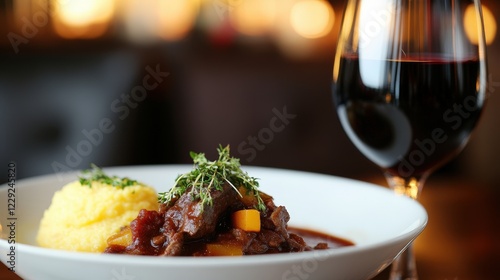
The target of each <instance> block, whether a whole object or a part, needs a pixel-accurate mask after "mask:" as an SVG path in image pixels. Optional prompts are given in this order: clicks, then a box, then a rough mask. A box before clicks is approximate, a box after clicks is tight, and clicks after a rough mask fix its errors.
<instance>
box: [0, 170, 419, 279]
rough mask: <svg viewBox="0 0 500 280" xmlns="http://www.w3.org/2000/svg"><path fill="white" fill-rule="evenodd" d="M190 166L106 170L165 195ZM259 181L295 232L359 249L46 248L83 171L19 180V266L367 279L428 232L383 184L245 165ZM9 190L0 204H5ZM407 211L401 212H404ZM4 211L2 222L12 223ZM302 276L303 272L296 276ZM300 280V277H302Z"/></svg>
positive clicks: (132, 273) (78, 272) (126, 273)
mask: <svg viewBox="0 0 500 280" xmlns="http://www.w3.org/2000/svg"><path fill="white" fill-rule="evenodd" d="M191 169H192V165H167V166H135V167H116V168H106V169H105V171H106V172H108V173H109V174H117V175H120V176H127V177H130V178H136V179H137V180H140V181H142V182H145V183H146V184H148V185H150V186H155V188H156V189H157V190H158V191H160V192H161V191H168V190H169V189H170V188H171V186H172V183H171V182H173V181H174V180H175V179H176V178H177V176H178V175H179V174H184V173H186V172H189V170H191ZM244 170H245V171H247V172H248V173H249V174H251V175H252V176H253V177H256V178H259V181H260V185H261V186H260V189H261V190H262V191H263V192H265V193H270V194H273V197H274V199H275V202H276V204H277V205H286V208H287V209H288V212H289V213H290V217H291V219H290V222H289V225H290V226H292V227H298V228H304V229H311V230H315V231H319V232H324V233H327V234H331V235H334V236H338V237H341V238H345V239H348V240H352V241H353V242H354V243H355V246H348V247H342V248H335V249H327V250H315V251H308V252H300V253H290V254H270V255H259V256H244V257H209V258H194V257H169V258H159V257H152V256H130V255H114V254H97V253H78V252H68V251H63V250H54V249H46V248H41V247H39V246H38V244H37V242H36V240H35V237H36V234H37V229H38V227H39V223H40V220H41V218H42V215H43V212H44V211H45V209H47V208H48V207H49V205H50V203H51V199H52V196H53V194H54V193H55V192H56V191H57V190H59V189H60V188H61V187H62V186H63V185H64V184H66V183H68V182H71V181H73V180H74V178H75V177H76V176H78V172H75V173H73V174H65V175H64V180H63V181H61V180H58V177H57V176H56V175H47V176H41V177H36V178H31V179H26V180H21V181H19V182H18V184H17V186H16V195H17V198H18V201H22V203H19V204H18V209H17V211H16V218H17V224H16V231H15V235H16V236H15V238H16V246H15V254H16V263H15V269H16V273H18V274H19V275H20V276H21V277H23V278H24V279H51V280H53V279H106V280H109V279H113V277H114V278H115V279H120V278H117V277H122V278H123V277H128V278H125V279H130V278H131V277H134V278H132V279H158V277H159V276H161V275H169V276H170V277H169V278H170V279H195V278H200V277H202V278H203V279H296V278H297V277H299V276H301V275H302V276H303V275H304V274H306V275H307V276H308V277H309V279H366V278H368V277H370V276H372V275H374V274H376V273H377V272H379V271H380V270H381V269H382V268H384V267H385V266H387V265H388V264H390V263H391V262H392V260H393V259H394V257H396V255H397V254H399V253H400V252H401V250H403V249H404V248H405V246H407V245H408V244H409V243H410V242H411V241H412V240H413V239H414V238H415V237H416V236H417V235H418V234H419V233H420V232H421V231H422V230H423V228H424V227H425V224H426V222H427V215H426V212H425V210H424V209H423V208H422V206H420V205H419V204H418V203H417V202H415V201H413V200H410V199H407V198H405V197H399V196H396V195H394V194H393V193H392V192H391V191H389V190H387V189H384V188H382V187H380V186H375V185H370V184H367V183H363V182H359V181H354V180H349V179H344V178H339V177H334V176H327V175H321V174H313V173H307V172H299V171H290V170H280V169H272V168H260V167H244ZM7 193H8V192H7V186H3V187H2V188H0V199H1V200H2V201H6V200H7ZM403 211H404V215H403V214H402V212H403ZM7 214H8V213H7V209H0V224H1V225H2V226H3V228H5V227H6V226H7V218H8V215H7ZM9 251H10V244H9V243H8V240H0V253H1V255H0V258H1V259H2V261H3V262H4V263H6V264H7V265H8V266H9V263H8V261H9V257H8V256H7V254H8V252H9ZM299 274H301V275H299ZM298 279H300V278H298Z"/></svg>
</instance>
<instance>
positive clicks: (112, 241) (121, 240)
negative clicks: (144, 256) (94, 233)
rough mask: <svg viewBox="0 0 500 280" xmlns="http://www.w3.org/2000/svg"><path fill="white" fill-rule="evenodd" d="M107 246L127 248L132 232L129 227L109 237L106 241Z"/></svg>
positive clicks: (130, 241) (130, 242)
mask: <svg viewBox="0 0 500 280" xmlns="http://www.w3.org/2000/svg"><path fill="white" fill-rule="evenodd" d="M107 242H108V246H110V245H120V246H124V247H127V246H128V245H130V244H132V231H131V230H130V228H129V227H126V228H123V229H122V230H120V231H119V232H118V233H116V234H113V235H111V236H110V237H109V238H108V240H107Z"/></svg>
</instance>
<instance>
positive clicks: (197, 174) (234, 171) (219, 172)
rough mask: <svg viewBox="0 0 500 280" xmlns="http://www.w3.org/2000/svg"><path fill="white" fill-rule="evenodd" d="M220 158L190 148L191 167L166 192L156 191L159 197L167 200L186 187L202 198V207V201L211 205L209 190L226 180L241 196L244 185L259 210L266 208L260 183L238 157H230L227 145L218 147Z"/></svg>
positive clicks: (219, 186)
mask: <svg viewBox="0 0 500 280" xmlns="http://www.w3.org/2000/svg"><path fill="white" fill-rule="evenodd" d="M217 152H218V153H219V158H218V159H217V160H216V161H209V160H207V158H206V157H205V154H204V153H195V152H190V156H191V158H192V159H193V162H194V169H193V170H192V171H191V172H188V173H185V174H182V175H179V176H178V177H177V179H176V180H175V184H174V186H173V187H172V188H171V189H170V190H169V191H167V192H163V193H159V196H158V201H159V202H160V203H165V204H169V203H170V202H171V201H173V200H175V199H178V198H179V197H180V196H181V195H183V194H184V193H186V192H187V191H189V193H190V194H191V196H192V199H193V200H198V199H199V200H201V202H202V209H203V206H205V205H210V206H211V205H212V203H213V201H212V197H211V194H210V193H211V191H212V190H214V189H215V190H222V189H223V185H224V183H228V184H229V185H230V186H231V187H232V188H233V189H234V190H235V191H236V192H237V193H238V194H239V195H240V196H242V195H241V193H240V192H239V190H238V188H239V187H243V188H245V189H246V191H247V194H253V195H254V196H255V198H256V201H257V203H256V204H257V205H254V207H255V208H257V210H259V211H265V209H266V206H265V204H264V201H263V200H262V198H261V197H260V194H259V191H258V187H259V183H258V182H257V179H256V178H254V177H250V176H249V175H248V174H247V173H246V172H243V171H242V170H241V168H240V167H241V165H240V160H239V159H237V158H234V157H231V156H230V154H229V145H228V146H226V147H222V146H221V145H219V148H218V149H217Z"/></svg>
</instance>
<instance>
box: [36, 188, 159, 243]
mask: <svg viewBox="0 0 500 280" xmlns="http://www.w3.org/2000/svg"><path fill="white" fill-rule="evenodd" d="M157 199H158V196H157V193H156V191H155V190H154V189H153V188H152V187H149V186H146V185H142V184H139V183H135V184H133V185H128V186H126V187H117V186H113V185H111V184H108V183H105V182H104V183H103V182H101V181H92V182H91V183H90V184H89V185H82V183H81V180H80V181H75V182H72V183H69V184H67V185H65V186H64V187H63V188H62V189H61V190H60V191H58V192H56V193H55V194H54V197H53V199H52V203H51V205H50V207H49V208H48V209H47V210H46V211H45V213H44V215H43V218H42V220H41V222H40V228H39V231H38V235H37V242H38V244H39V245H40V246H42V247H47V248H53V249H62V250H70V251H79V252H103V251H104V249H105V248H106V246H107V243H106V240H107V238H108V237H109V236H111V235H112V234H115V233H116V232H118V231H119V230H120V228H121V227H123V226H126V225H128V224H129V223H130V222H131V221H132V220H133V219H135V218H136V217H137V214H138V213H139V211H140V210H141V209H147V210H156V209H157V208H158V201H157Z"/></svg>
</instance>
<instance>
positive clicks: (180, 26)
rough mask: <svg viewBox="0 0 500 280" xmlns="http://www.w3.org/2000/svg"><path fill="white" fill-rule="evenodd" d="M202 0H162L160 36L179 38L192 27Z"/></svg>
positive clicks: (160, 4)
mask: <svg viewBox="0 0 500 280" xmlns="http://www.w3.org/2000/svg"><path fill="white" fill-rule="evenodd" d="M199 8H200V0H182V1H179V0H160V2H159V6H158V10H157V12H158V18H159V30H158V33H159V36H160V37H162V38H164V39H167V40H178V39H181V38H183V37H185V36H186V35H187V33H188V32H189V31H190V30H191V29H192V27H193V25H194V22H195V20H196V17H197V15H198V11H199Z"/></svg>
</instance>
